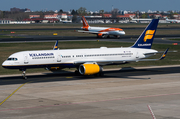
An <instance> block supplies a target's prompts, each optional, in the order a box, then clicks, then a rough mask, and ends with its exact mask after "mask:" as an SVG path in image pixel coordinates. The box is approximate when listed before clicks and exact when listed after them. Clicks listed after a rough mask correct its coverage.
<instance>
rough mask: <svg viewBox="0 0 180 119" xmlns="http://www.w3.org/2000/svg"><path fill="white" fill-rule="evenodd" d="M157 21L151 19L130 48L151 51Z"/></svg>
mask: <svg viewBox="0 0 180 119" xmlns="http://www.w3.org/2000/svg"><path fill="white" fill-rule="evenodd" d="M158 22H159V19H153V20H152V21H151V23H149V25H148V26H147V27H146V29H145V30H144V31H143V33H142V34H141V35H140V36H139V38H138V39H137V41H136V42H135V43H134V45H133V46H132V48H146V49H151V46H152V43H153V39H154V36H155V33H156V29H157V25H158Z"/></svg>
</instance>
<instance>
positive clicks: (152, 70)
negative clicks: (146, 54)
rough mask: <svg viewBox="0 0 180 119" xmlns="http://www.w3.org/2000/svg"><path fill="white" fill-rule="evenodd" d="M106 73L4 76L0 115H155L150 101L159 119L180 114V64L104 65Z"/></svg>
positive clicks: (77, 118)
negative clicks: (120, 67) (23, 76)
mask: <svg viewBox="0 0 180 119" xmlns="http://www.w3.org/2000/svg"><path fill="white" fill-rule="evenodd" d="M104 74H105V75H104V76H103V77H94V76H85V77H84V76H76V75H75V74H74V73H73V72H63V73H59V74H53V73H48V74H33V75H30V74H27V76H28V80H22V79H21V76H8V77H1V78H0V117H1V119H6V118H13V119H19V118H21V119H25V118H33V119H34V118H38V119H41V118H42V119H49V118H58V119H59V118H63V119H66V118H67V119H109V118H111V119H117V118H118V119H119V118H121V119H152V116H151V113H150V111H149V109H148V107H147V105H150V106H151V108H152V111H153V112H154V115H155V116H156V118H158V119H168V118H171V119H177V118H180V114H179V112H180V107H179V104H180V100H179V98H180V79H179V77H180V65H173V66H151V67H135V68H122V69H106V70H105V71H104ZM2 102H3V103H2Z"/></svg>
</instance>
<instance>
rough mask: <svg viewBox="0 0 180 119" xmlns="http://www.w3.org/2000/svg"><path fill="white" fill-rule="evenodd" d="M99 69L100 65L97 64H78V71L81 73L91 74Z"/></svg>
mask: <svg viewBox="0 0 180 119" xmlns="http://www.w3.org/2000/svg"><path fill="white" fill-rule="evenodd" d="M100 71H101V67H100V66H99V65H97V64H81V65H80V66H79V73H80V74H81V75H93V74H97V73H99V72H100Z"/></svg>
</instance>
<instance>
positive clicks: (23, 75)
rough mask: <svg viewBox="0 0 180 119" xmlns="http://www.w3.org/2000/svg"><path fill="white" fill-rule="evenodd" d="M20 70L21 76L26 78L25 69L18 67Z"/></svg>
mask: <svg viewBox="0 0 180 119" xmlns="http://www.w3.org/2000/svg"><path fill="white" fill-rule="evenodd" d="M20 71H22V77H23V79H25V80H27V77H26V69H20Z"/></svg>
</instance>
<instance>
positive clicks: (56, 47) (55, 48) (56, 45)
mask: <svg viewBox="0 0 180 119" xmlns="http://www.w3.org/2000/svg"><path fill="white" fill-rule="evenodd" d="M57 49H58V40H57V41H56V43H55V45H54V48H53V50H57Z"/></svg>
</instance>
